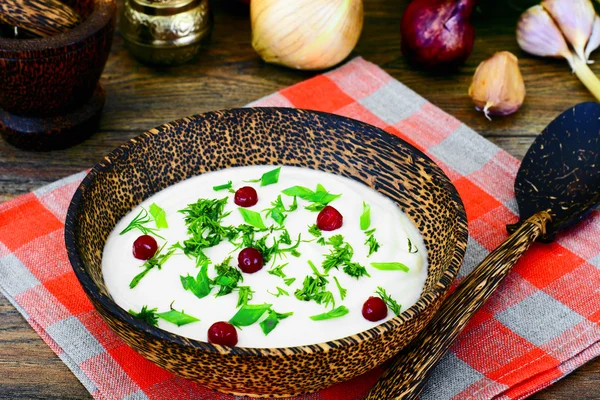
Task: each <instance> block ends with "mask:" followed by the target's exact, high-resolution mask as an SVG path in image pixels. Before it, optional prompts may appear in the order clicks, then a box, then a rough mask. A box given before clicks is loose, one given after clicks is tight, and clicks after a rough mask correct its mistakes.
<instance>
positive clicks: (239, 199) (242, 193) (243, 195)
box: [233, 186, 258, 207]
mask: <svg viewBox="0 0 600 400" xmlns="http://www.w3.org/2000/svg"><path fill="white" fill-rule="evenodd" d="M233 201H234V203H235V204H237V205H238V206H240V207H252V206H253V205H255V204H256V203H258V194H257V193H256V190H254V188H253V187H250V186H244V187H241V188H239V189H238V190H237V191H236V192H235V196H233Z"/></svg>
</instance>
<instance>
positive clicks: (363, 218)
mask: <svg viewBox="0 0 600 400" xmlns="http://www.w3.org/2000/svg"><path fill="white" fill-rule="evenodd" d="M370 225H371V206H370V205H368V204H367V203H365V202H364V201H363V212H362V214H361V215H360V230H361V231H366V230H367V229H369V226H370Z"/></svg>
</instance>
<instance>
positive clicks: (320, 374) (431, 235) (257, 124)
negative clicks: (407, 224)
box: [65, 108, 467, 397]
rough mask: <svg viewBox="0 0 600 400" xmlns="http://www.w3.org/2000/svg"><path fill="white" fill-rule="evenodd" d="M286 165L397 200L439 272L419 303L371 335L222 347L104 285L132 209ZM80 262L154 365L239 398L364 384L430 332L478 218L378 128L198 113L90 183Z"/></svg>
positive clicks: (72, 232)
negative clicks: (107, 258)
mask: <svg viewBox="0 0 600 400" xmlns="http://www.w3.org/2000/svg"><path fill="white" fill-rule="evenodd" d="M255 164H274V165H275V164H277V165H291V166H300V167H306V168H312V169H319V170H322V171H327V172H332V173H335V174H338V175H341V176H345V177H348V178H351V179H355V180H357V181H360V182H362V183H364V184H366V185H368V186H370V187H372V188H373V189H375V190H377V191H379V192H380V193H383V194H384V195H386V196H388V197H389V198H391V199H393V200H394V201H395V202H396V203H398V204H399V206H400V207H401V208H402V209H403V210H404V211H405V212H406V213H407V214H408V216H409V217H410V218H411V219H412V220H413V221H414V223H415V224H416V225H417V227H418V228H419V230H420V231H421V233H422V234H423V237H424V240H425V244H426V246H427V250H428V258H429V273H428V277H427V280H426V284H425V288H424V290H423V293H422V294H421V297H420V299H419V300H418V301H417V303H416V304H415V305H414V306H412V307H411V308H409V309H408V310H406V311H404V312H403V313H402V314H400V315H399V316H398V317H396V318H393V319H391V320H390V321H388V322H385V323H383V324H381V325H379V326H376V327H374V328H372V329H369V330H368V331H365V332H362V333H359V334H356V335H353V336H349V337H346V338H343V339H339V340H334V341H331V342H327V343H320V344H314V345H310V346H301V347H288V348H277V349H268V348H267V349H256V348H243V347H228V346H219V345H213V344H209V343H205V342H201V341H196V340H191V339H187V338H184V337H181V336H178V335H175V334H173V333H170V332H167V331H163V330H161V329H158V328H155V327H153V326H150V325H147V324H145V323H143V322H141V321H139V320H138V319H136V318H134V317H132V316H131V315H129V314H128V313H127V311H126V310H123V309H122V308H120V307H119V306H117V305H116V304H115V303H114V302H113V300H112V299H111V297H110V295H109V293H108V291H107V289H106V286H105V284H104V281H103V278H102V271H101V257H102V250H103V247H104V244H105V241H106V238H107V236H108V234H109V233H110V231H111V230H112V229H113V227H114V226H115V224H116V223H117V222H118V221H119V219H121V218H122V217H123V216H124V215H125V214H126V213H127V212H129V211H130V210H131V209H132V208H134V207H135V206H136V205H138V204H139V203H140V202H141V201H142V200H144V199H146V198H147V197H149V196H151V195H152V194H154V193H156V192H158V191H159V190H162V189H164V188H166V187H168V186H171V185H173V184H174V183H176V182H179V181H181V180H183V179H186V178H190V177H192V176H195V175H199V174H202V173H204V172H207V171H214V170H219V169H223V168H227V167H234V166H243V165H255ZM65 238H66V245H67V250H68V253H69V259H70V261H71V264H72V266H73V269H74V270H75V274H76V275H77V277H78V279H79V281H80V282H81V284H82V286H83V288H84V290H85V292H86V293H87V295H88V296H89V298H90V300H91V301H92V303H93V304H94V306H95V307H96V309H97V310H98V312H99V313H100V315H101V316H102V317H103V318H104V320H105V321H106V322H107V323H108V324H109V325H110V326H111V328H112V329H113V330H115V332H117V334H118V335H119V336H120V337H121V338H123V340H124V341H125V342H127V343H128V344H129V345H130V346H131V347H133V348H134V349H135V350H137V351H138V352H139V353H140V354H141V355H143V356H144V357H146V358H147V359H149V360H151V361H153V362H155V363H156V364H158V365H160V366H161V367H163V368H165V369H167V370H169V371H171V372H173V373H175V374H177V375H180V376H183V377H185V378H189V379H192V380H195V381H197V382H199V383H201V384H202V385H205V386H208V387H210V388H214V389H216V390H219V391H222V392H226V393H232V394H249V395H254V396H273V397H281V396H292V395H298V394H302V393H308V392H314V391H317V390H320V389H322V388H325V387H327V386H330V385H333V384H335V383H338V382H342V381H345V380H348V379H350V378H353V377H355V376H357V375H359V374H362V373H364V372H366V371H368V370H370V369H372V368H374V367H375V366H377V365H379V364H381V363H383V362H384V361H386V360H387V359H389V358H390V357H392V356H393V355H394V354H396V353H397V352H398V351H400V350H401V349H402V348H403V347H404V346H406V345H407V344H408V343H409V342H410V341H411V339H413V338H414V337H415V335H416V334H417V333H418V332H419V331H420V330H422V329H423V328H424V327H425V325H426V324H427V322H428V321H429V320H430V319H431V317H432V316H433V314H434V313H435V312H436V310H437V309H438V307H439V306H440V303H441V301H442V300H443V298H444V296H445V294H446V292H447V291H448V289H449V288H450V285H451V283H452V281H453V280H454V278H455V277H456V274H457V273H458V270H459V266H460V264H461V262H462V260H463V256H464V253H465V249H466V245H467V221H466V216H465V211H464V208H463V204H462V202H461V199H460V197H459V195H458V194H457V192H456V190H455V188H454V186H453V185H452V184H451V183H450V180H449V179H448V177H447V176H446V175H445V174H444V173H443V172H442V170H441V169H440V168H439V167H437V166H436V165H435V164H434V163H433V161H431V160H430V159H429V158H428V157H427V156H425V155H424V154H423V153H421V152H420V151H419V150H417V149H416V148H414V147H413V146H411V145H409V144H407V143H406V142H404V141H402V140H400V139H398V138H397V137H394V136H391V135H389V134H388V133H386V132H384V131H382V130H380V129H378V128H375V127H373V126H370V125H367V124H364V123H361V122H358V121H355V120H352V119H348V118H344V117H339V116H335V115H331V114H326V113H318V112H312V111H304V110H296V109H285V108H254V109H252V108H248V109H237V110H229V111H218V112H211V113H207V114H203V115H196V116H193V117H190V118H185V119H182V120H179V121H175V122H172V123H169V124H165V125H162V126H160V127H158V128H156V129H151V130H150V131H148V132H146V133H144V134H143V135H141V136H139V137H138V138H136V139H133V140H131V141H129V142H128V143H126V144H124V145H123V146H121V147H119V148H118V149H116V150H115V151H113V152H112V153H111V154H109V155H108V156H107V157H106V158H105V159H104V161H102V162H101V163H99V164H98V165H96V166H95V167H94V168H93V170H92V171H91V172H90V173H89V174H88V176H87V177H86V178H85V179H84V180H83V182H82V183H81V185H80V187H79V189H78V190H77V192H76V193H75V195H74V197H73V201H72V202H71V206H70V207H69V211H68V214H67V220H66V227H65Z"/></svg>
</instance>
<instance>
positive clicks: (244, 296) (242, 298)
mask: <svg viewBox="0 0 600 400" xmlns="http://www.w3.org/2000/svg"><path fill="white" fill-rule="evenodd" d="M237 290H238V302H237V305H236V308H239V307H241V306H245V305H246V304H248V302H249V301H250V300H252V297H254V290H252V289H250V286H238V288H237Z"/></svg>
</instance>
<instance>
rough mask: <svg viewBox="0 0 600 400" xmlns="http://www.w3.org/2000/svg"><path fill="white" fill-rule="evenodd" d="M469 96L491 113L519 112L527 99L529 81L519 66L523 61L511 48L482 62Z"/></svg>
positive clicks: (478, 107)
mask: <svg viewBox="0 0 600 400" xmlns="http://www.w3.org/2000/svg"><path fill="white" fill-rule="evenodd" d="M469 96H470V97H471V98H472V99H473V102H474V103H475V107H476V108H477V110H479V111H483V113H484V114H485V116H486V118H487V119H489V120H491V118H490V115H500V116H503V115H509V114H512V113H514V112H515V111H517V110H518V109H519V108H520V107H521V105H522V104H523V101H524V100H525V82H523V75H521V70H520V69H519V60H518V59H517V57H515V55H514V54H512V53H510V52H508V51H501V52H499V53H496V54H494V55H493V56H492V57H491V58H488V59H487V60H485V61H482V62H481V64H479V66H478V67H477V70H475V75H473V82H472V83H471V86H470V87H469Z"/></svg>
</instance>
